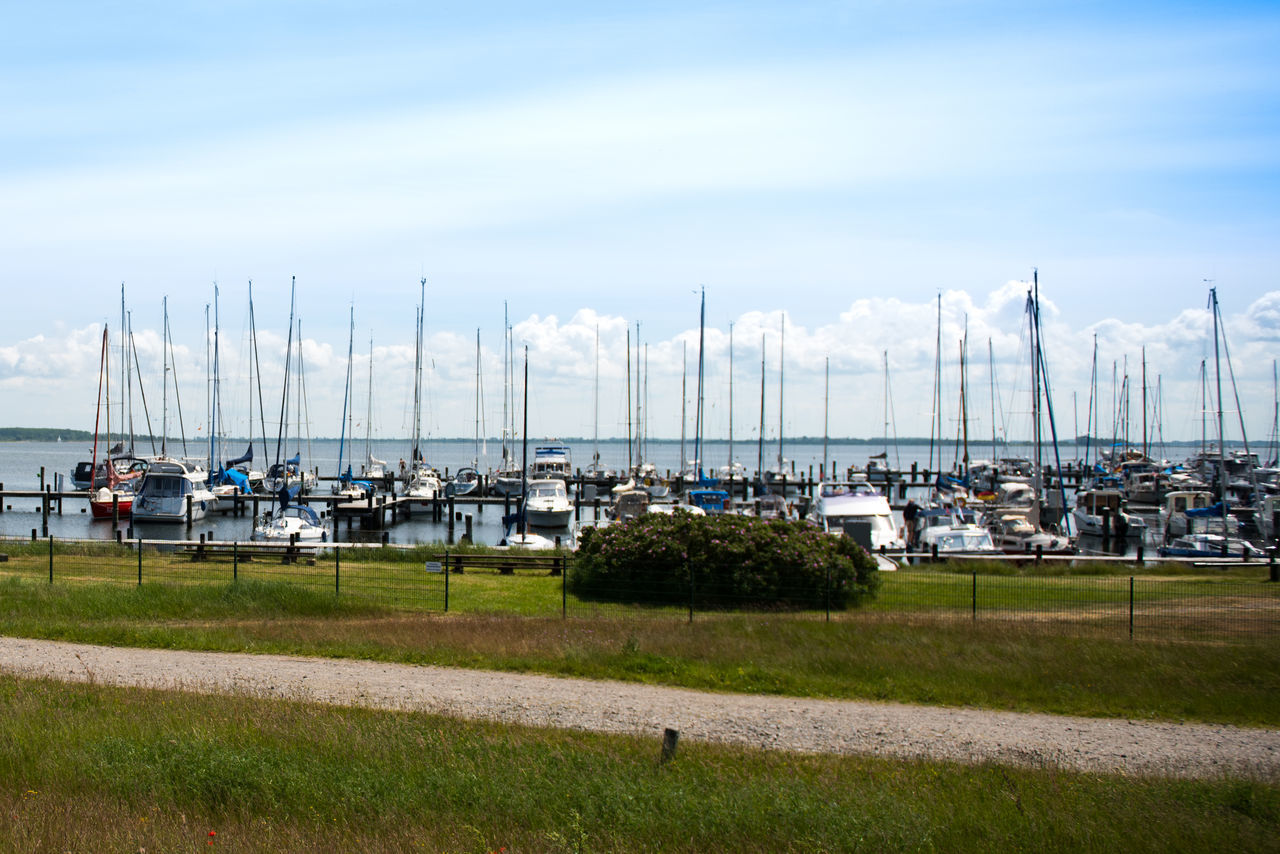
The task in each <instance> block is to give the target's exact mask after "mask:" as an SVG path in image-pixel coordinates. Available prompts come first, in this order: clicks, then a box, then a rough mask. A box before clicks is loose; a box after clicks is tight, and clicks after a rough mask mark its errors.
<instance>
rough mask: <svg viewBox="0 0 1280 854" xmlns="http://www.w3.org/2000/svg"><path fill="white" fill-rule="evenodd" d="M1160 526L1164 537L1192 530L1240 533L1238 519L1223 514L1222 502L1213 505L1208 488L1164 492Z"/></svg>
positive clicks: (1228, 534) (1167, 537)
mask: <svg viewBox="0 0 1280 854" xmlns="http://www.w3.org/2000/svg"><path fill="white" fill-rule="evenodd" d="M1160 526H1161V527H1162V528H1163V529H1164V535H1165V538H1166V539H1169V538H1172V537H1180V536H1183V535H1185V534H1192V533H1201V534H1224V533H1225V534H1226V535H1227V536H1229V537H1234V536H1236V535H1237V534H1239V533H1240V520H1239V519H1237V518H1236V517H1234V516H1232V515H1230V514H1229V513H1225V512H1224V508H1223V505H1222V504H1215V503H1214V502H1213V496H1212V495H1211V494H1210V493H1209V492H1208V491H1207V490H1175V491H1173V492H1170V493H1167V494H1166V495H1165V499H1164V504H1163V505H1162V506H1161V508H1160Z"/></svg>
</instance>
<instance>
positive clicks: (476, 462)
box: [471, 327, 481, 470]
mask: <svg viewBox="0 0 1280 854" xmlns="http://www.w3.org/2000/svg"><path fill="white" fill-rule="evenodd" d="M480 395H481V389H480V328H479V327H476V456H475V459H474V460H472V462H471V467H472V468H474V469H477V470H478V469H479V467H480V420H481V419H480Z"/></svg>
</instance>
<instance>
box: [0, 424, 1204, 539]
mask: <svg viewBox="0 0 1280 854" xmlns="http://www.w3.org/2000/svg"><path fill="white" fill-rule="evenodd" d="M244 444H245V443H235V442H229V443H228V448H227V452H226V456H235V455H238V454H240V453H241V452H242V451H243V450H244ZM536 444H538V442H533V441H531V442H530V443H529V455H530V457H532V455H533V448H534V446H535V445H536ZM704 445H705V448H704V451H703V455H702V456H703V459H704V460H705V461H706V463H707V466H708V467H710V468H718V467H720V466H722V465H724V464H725V463H726V462H727V461H728V450H729V449H728V445H727V443H725V442H723V441H710V442H706V443H704ZM293 447H294V449H295V450H297V449H298V448H297V446H293ZM424 447H425V452H426V454H427V458H428V461H429V462H430V463H431V464H432V465H434V466H436V467H437V468H439V469H440V470H441V471H444V470H446V469H447V470H448V471H450V472H453V471H457V470H458V469H459V468H462V467H464V466H469V465H471V464H472V462H473V459H474V458H475V454H476V449H475V444H474V442H471V441H434V442H427V443H425V445H424ZM570 447H571V448H572V452H573V464H574V466H575V468H585V467H586V466H587V465H589V464H590V462H591V458H592V453H593V445H592V443H591V442H590V441H589V440H588V441H585V442H574V443H571V444H570ZM599 449H600V461H601V464H602V465H604V466H607V467H609V468H613V469H622V468H625V467H626V465H627V462H628V456H627V443H626V442H622V441H604V440H602V441H601V442H600V445H599ZM882 449H883V448H882V445H879V444H856V445H855V444H847V443H845V444H840V443H836V442H832V443H829V444H828V447H827V449H826V453H827V460H828V461H829V462H830V464H831V465H832V466H833V467H836V468H837V470H840V469H843V468H845V467H847V466H849V465H858V466H865V465H866V463H867V461H868V459H869V458H870V456H871V455H872V454H877V453H879V452H880V451H881V450H882ZM90 450H91V449H89V448H87V447H81V446H80V445H79V444H78V443H70V442H6V443H0V483H2V484H3V485H4V486H5V488H7V489H21V490H36V489H39V488H40V472H41V468H42V467H43V468H44V473H45V479H46V480H45V482H46V483H47V484H49V485H52V486H54V487H55V488H57V486H58V484H56V483H55V480H54V478H55V476H60V477H61V478H62V488H64V489H68V490H69V489H71V471H72V470H73V469H74V468H75V465H76V463H77V462H79V461H80V460H85V459H88V458H89V456H90ZM177 450H178V451H180V450H181V448H178V449H177ZM188 450H189V451H190V452H191V456H196V455H197V453H198V451H197V448H196V446H195V445H194V444H190V443H189V444H188ZM300 450H301V452H302V458H303V462H304V464H305V465H307V466H308V467H309V468H312V469H316V468H318V469H319V472H320V476H321V477H325V476H333V475H335V474H336V473H337V469H338V453H339V443H338V441H337V440H336V439H334V440H329V439H325V440H314V441H312V442H311V443H310V444H309V446H308V445H307V444H304V445H302V446H301V448H300ZM984 450H985V453H984ZM482 451H487V454H485V455H483V456H482V457H481V460H480V465H479V468H480V469H481V470H482V471H484V470H487V469H488V468H489V467H490V466H496V465H497V464H498V462H499V461H500V459H501V453H502V450H501V445H500V443H497V442H489V443H488V444H487V447H486V448H484V449H482ZM170 452H171V453H173V452H174V449H173V448H170ZM349 452H350V449H348V453H349ZM514 452H515V454H516V455H517V459H518V458H519V454H520V453H521V448H520V446H519V445H517V446H516V447H515V449H514ZM1178 452H1179V449H1174V453H1178ZM408 453H409V447H408V443H406V442H404V441H379V442H374V443H373V454H374V456H376V457H378V458H380V459H383V460H386V461H387V462H388V463H389V464H390V465H392V466H394V465H395V464H396V463H397V462H398V461H399V460H400V459H401V458H402V457H406V456H408ZM685 453H686V455H687V456H689V457H691V456H692V455H693V453H694V450H693V443H692V441H690V442H687V443H686V445H685ZM784 453H785V456H786V459H787V460H788V466H789V467H790V466H791V465H792V464H794V467H795V471H796V473H797V474H805V475H808V474H809V472H810V471H811V470H812V472H813V473H814V474H815V475H816V474H817V472H818V469H819V467H820V466H821V465H822V463H823V446H822V443H821V442H796V443H788V444H786V445H785V446H784ZM1004 453H1005V455H1006V456H1010V455H1020V456H1029V455H1030V447H1029V446H1010V447H1009V448H1008V449H1006V450H1005V452H1004ZM1081 453H1082V452H1081ZM355 454H356V455H357V463H356V465H355V466H354V468H355V470H356V471H357V472H358V471H359V469H360V465H359V462H358V461H359V460H362V459H363V458H364V444H363V442H360V443H357V445H356V448H355ZM757 454H758V447H757V445H756V444H754V443H748V442H736V443H735V444H734V458H735V459H736V460H738V461H739V462H742V463H743V464H745V465H746V466H747V468H748V469H749V470H752V471H754V470H755V468H756V460H757ZM777 454H778V449H777V443H776V442H774V443H771V444H767V445H766V446H765V449H764V461H765V466H766V467H767V468H769V467H773V466H774V465H775V463H776V461H777ZM989 454H990V447H989V446H988V447H986V448H985V449H983V448H981V447H977V448H974V449H971V455H972V456H973V457H974V458H975V459H976V458H980V457H983V456H989ZM272 456H274V446H272ZM647 457H648V459H649V460H650V461H651V462H653V463H654V464H655V465H656V466H657V468H658V470H659V471H668V470H676V469H678V468H679V462H680V458H681V453H680V443H679V442H651V443H650V444H649V445H648V448H647ZM953 459H954V449H953V448H950V447H948V448H947V449H945V450H944V453H943V464H944V465H945V466H948V467H949V466H950V464H951V463H952V461H953ZM1075 459H1077V452H1076V449H1075V448H1074V447H1071V448H1068V449H1065V450H1064V451H1063V453H1062V460H1063V462H1064V463H1065V462H1067V461H1069V460H1075ZM928 461H929V448H928V446H924V445H903V446H900V447H899V448H898V449H897V450H896V451H895V449H894V448H893V447H890V448H889V449H888V463H889V465H890V466H891V467H894V468H897V467H899V465H900V466H901V467H903V468H910V466H911V464H912V463H913V462H914V463H917V464H918V465H919V466H920V467H921V468H923V467H925V466H926V465H927V464H928ZM935 465H936V451H935ZM255 467H263V468H265V465H264V464H263V462H262V461H259V460H255ZM320 490H321V491H323V492H327V490H328V484H325V483H321V485H320ZM458 510H459V511H460V512H463V513H470V514H471V515H472V518H473V525H474V529H473V531H474V537H475V540H476V542H478V543H488V544H493V543H496V542H498V541H499V540H500V539H501V538H502V535H503V533H504V532H503V529H502V524H501V522H502V520H501V517H502V511H501V508H500V507H496V506H489V507H486V508H484V509H483V510H480V509H479V508H477V507H476V506H474V505H464V504H461V503H459V505H458ZM5 511H6V512H4V513H3V514H0V535H3V536H10V537H14V536H23V537H26V536H30V535H31V531H32V529H36V530H37V533H39V529H40V527H41V518H40V502H39V501H38V500H37V499H21V498H6V507H5ZM583 512H584V514H589V513H590V511H589V510H586V509H584V511H583ZM429 518H430V516H429V514H428V513H425V512H423V513H419V514H416V515H415V516H414V517H413V518H412V519H411V520H408V521H401V522H400V523H399V524H397V525H395V526H393V527H391V528H389V529H388V535H389V538H390V541H391V542H394V543H415V542H437V541H438V542H446V541H447V537H448V527H447V525H446V524H445V523H443V522H442V523H439V524H436V523H432V522H431V521H429ZM128 524H129V523H128V521H124V522H122V523H121V530H122V531H126V530H127V527H128ZM49 531H50V533H51V534H52V535H53V536H54V537H68V538H102V539H110V538H113V537H114V536H115V533H114V530H113V528H112V526H111V523H110V522H109V521H105V522H104V521H96V522H95V521H93V520H92V519H91V517H90V516H89V512H88V502H87V501H82V500H68V501H66V502H64V505H63V513H62V515H61V516H58V515H56V514H54V515H51V516H50V519H49ZM251 532H252V519H251V518H249V517H248V516H244V517H240V518H235V517H232V516H230V515H227V516H222V515H220V514H214V515H212V516H210V517H207V518H206V519H203V520H201V521H199V522H197V523H196V524H195V526H194V527H193V529H192V530H191V531H190V532H189V531H187V530H186V528H185V526H184V525H181V524H148V525H146V526H145V528H143V530H142V531H141V534H142V536H143V537H146V538H147V539H189V538H196V537H198V535H199V534H200V533H205V534H208V533H212V534H213V536H214V538H215V539H218V540H233V539H234V540H247V539H249V536H250V534H251ZM462 532H463V523H462V522H457V523H456V528H455V536H461V535H462ZM354 533H355V536H356V538H357V539H358V538H359V535H360V530H359V528H358V527H356V528H355V529H354ZM542 533H545V534H548V535H554V534H556V533H561V534H564V535H567V532H566V531H561V532H556V531H544V532H542ZM126 536H127V533H126ZM338 538H339V539H340V540H347V539H349V536H348V532H347V529H346V526H345V525H344V526H343V527H342V529H341V530H340V531H339V532H338ZM1087 545H1088V544H1086V546H1087ZM1098 545H1099V546H1100V544H1098Z"/></svg>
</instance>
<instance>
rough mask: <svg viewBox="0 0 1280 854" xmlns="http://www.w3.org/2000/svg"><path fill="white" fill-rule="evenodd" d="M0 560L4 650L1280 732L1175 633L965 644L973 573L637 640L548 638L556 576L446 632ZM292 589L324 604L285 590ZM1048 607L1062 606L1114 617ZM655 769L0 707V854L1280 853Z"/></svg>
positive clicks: (480, 588)
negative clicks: (486, 671)
mask: <svg viewBox="0 0 1280 854" xmlns="http://www.w3.org/2000/svg"><path fill="white" fill-rule="evenodd" d="M8 551H9V552H10V561H9V563H8V564H5V565H3V566H0V572H4V573H5V574H8V575H9V576H10V577H9V578H8V579H4V580H0V632H2V633H5V634H12V635H25V636H32V637H52V638H64V639H70V640H82V641H88V642H95V643H119V644H132V645H145V646H161V647H187V648H196V649H226V650H249V651H279V652H291V653H305V654H314V655H331V656H351V657H365V658H376V659H382V660H395V661H406V662H426V663H437V664H451V665H460V666H469V667H488V668H500V669H511V670H525V671H539V672H547V673H556V674H564V675H581V676H592V677H608V678H621V679H633V680H642V681H649V682H662V683H667V684H677V685H687V686H691V687H701V688H710V689H723V690H736V691H755V692H776V693H787V694H797V695H811V696H832V697H871V698H880V699H890V700H904V701H908V702H934V703H952V704H966V705H976V706H985V707H994V708H1015V709H1036V710H1044V711H1059V712H1075V713H1081V714H1102V715H1132V716H1138V717H1151V718H1163V719H1179V718H1194V719H1201V720H1215V721H1224V722H1233V723H1243V724H1254V725H1259V724H1260V725H1270V726H1274V725H1277V724H1278V723H1280V711H1278V710H1277V708H1276V703H1275V700H1274V698H1275V697H1276V696H1278V695H1280V691H1278V690H1277V689H1278V688H1280V685H1278V684H1277V677H1276V674H1277V673H1280V667H1277V665H1278V664H1280V653H1278V652H1277V650H1276V646H1277V645H1276V644H1275V643H1274V642H1271V641H1259V642H1254V641H1250V640H1248V639H1247V638H1230V639H1227V640H1225V641H1224V640H1221V639H1214V640H1204V639H1201V638H1196V637H1192V636H1185V637H1184V636H1181V635H1179V634H1177V633H1174V634H1172V635H1170V636H1168V637H1164V638H1162V639H1158V640H1150V641H1139V642H1136V643H1134V642H1130V641H1129V640H1128V639H1127V636H1125V635H1122V634H1119V633H1117V632H1115V631H1114V629H1115V626H1114V625H1111V624H1109V623H1108V624H1106V625H1103V626H1100V627H1098V628H1097V630H1093V629H1090V628H1089V627H1083V630H1081V631H1078V632H1069V633H1066V634H1063V633H1060V632H1058V631H1056V630H1055V629H1054V627H1053V626H1052V625H1051V626H1049V627H1048V628H1047V629H1046V628H1045V627H1044V626H1043V625H1041V624H1039V623H1036V622H1030V621H1028V622H1023V621H1019V620H1016V619H1013V620H1010V619H1003V620H994V619H993V620H983V621H979V622H978V623H976V624H974V623H972V622H970V621H968V620H965V619H949V618H947V615H954V614H963V613H964V610H965V609H966V608H967V607H969V606H970V604H971V600H970V598H969V597H970V594H971V583H972V577H971V576H969V575H965V574H956V573H946V572H929V573H914V572H913V573H906V572H904V573H899V574H897V575H896V576H891V577H888V578H886V579H885V587H884V588H882V597H881V599H880V600H878V602H877V603H876V604H875V605H873V606H871V607H870V608H868V609H866V610H864V611H861V612H857V613H854V614H850V615H844V616H840V617H838V618H837V619H836V620H835V621H833V622H832V623H826V622H824V621H823V620H822V619H820V618H819V617H820V615H812V614H811V615H802V616H782V615H772V616H764V615H753V616H724V615H717V616H702V615H699V616H698V617H697V618H696V619H695V620H694V621H693V622H692V623H687V622H685V621H684V619H683V615H681V614H679V613H676V612H665V613H663V612H658V613H656V614H653V613H651V616H652V617H654V618H650V619H636V618H634V614H635V613H636V612H634V611H626V612H625V613H626V614H630V615H632V616H620V615H619V614H618V613H613V614H610V613H605V614H603V615H595V614H593V612H592V611H591V610H590V609H587V608H580V609H574V610H571V613H570V618H569V619H567V620H562V619H560V618H559V617H558V615H559V608H560V602H561V599H560V596H561V589H560V580H559V579H558V578H551V577H547V576H545V575H542V576H535V575H525V574H519V573H518V574H516V575H513V576H498V575H494V574H488V573H467V574H465V575H462V576H455V577H454V578H453V579H452V585H453V587H452V591H451V594H452V595H451V613H449V614H447V615H445V614H439V613H421V612H413V611H405V610H391V609H388V608H386V607H384V606H380V605H377V604H373V603H372V602H371V601H370V600H369V598H367V597H365V596H362V595H359V594H358V593H357V594H344V595H341V596H334V594H333V589H332V586H331V577H330V574H329V573H328V571H327V570H326V569H325V568H324V567H314V568H306V567H293V568H281V567H279V566H276V567H271V568H267V567H252V566H245V567H242V570H243V573H242V575H241V577H240V579H239V580H238V581H237V582H235V583H231V582H229V581H227V580H225V579H221V578H218V577H217V575H216V573H218V572H224V573H225V572H226V571H227V570H226V568H225V567H213V566H198V565H197V566H193V565H192V564H191V563H190V562H189V561H187V562H185V563H183V562H181V561H173V562H171V563H169V564H167V565H165V564H163V563H162V562H161V561H160V560H159V559H158V558H149V559H148V561H147V563H146V565H145V575H144V578H145V579H146V581H145V583H144V584H143V585H141V586H138V585H137V584H136V575H135V574H134V573H136V562H135V563H130V560H129V558H130V556H128V555H125V556H122V557H119V558H118V559H116V558H112V559H108V558H107V557H104V555H103V554H101V553H94V554H86V555H84V556H83V557H84V560H83V561H80V562H77V561H74V560H71V558H72V557H74V556H73V555H59V562H58V564H57V568H58V575H57V580H56V582H55V584H53V585H49V584H48V583H47V581H43V580H41V573H42V572H43V571H44V569H43V568H42V567H41V560H42V558H45V557H46V555H44V554H43V553H41V552H40V551H39V550H38V549H37V550H36V551H34V552H32V553H31V554H27V555H24V554H21V553H20V550H18V549H8ZM64 557H65V558H66V560H63V558H64ZM46 565H47V564H46ZM405 571H408V570H407V569H406V568H398V567H395V566H387V565H381V564H373V563H370V564H366V565H365V566H360V565H359V562H357V561H354V560H352V561H344V563H343V566H342V577H343V579H344V581H345V582H346V583H348V584H349V585H351V588H353V589H355V590H360V589H361V588H360V576H361V573H366V574H368V575H369V576H370V579H368V580H369V581H370V583H371V584H372V583H374V582H376V583H377V584H380V585H384V589H385V586H386V585H393V584H394V582H395V580H396V578H397V576H398V574H399V573H402V572H405ZM280 572H284V573H286V574H288V575H289V576H290V577H291V579H293V580H291V581H289V582H284V581H280V580H278V579H279V578H280V577H281V576H280V575H278V573H280ZM305 573H311V574H312V576H313V577H311V583H307V584H300V583H296V578H297V575H298V574H305ZM1232 574H1233V575H1235V576H1237V577H1238V576H1240V575H1242V574H1245V573H1244V571H1241V570H1235V571H1233V572H1232ZM103 577H109V578H112V579H113V580H114V582H115V583H105V584H104V583H101V582H100V581H99V580H98V579H101V578H103ZM1228 577H1229V576H1221V575H1216V576H1211V577H1205V578H1203V579H1200V578H1198V577H1197V576H1194V575H1193V576H1186V577H1183V578H1182V579H1180V580H1179V583H1183V582H1186V583H1203V584H1222V583H1228V581H1227V579H1228ZM273 579H275V580H273ZM986 580H987V579H984V582H985V581H986ZM990 580H991V581H992V583H1008V584H1018V583H1024V582H1025V579H1021V578H1017V577H1014V578H1007V579H1000V578H995V577H993V578H991V579H990ZM1123 580H1124V581H1125V582H1126V583H1127V579H1123ZM161 581H163V582H165V583H160V582H161ZM1076 581H1079V580H1078V579H1077V580H1076ZM77 582H79V583H77ZM181 582H194V583H181ZM1054 582H1055V583H1058V584H1062V585H1065V587H1064V588H1063V590H1064V591H1065V594H1064V595H1063V596H1060V597H1059V599H1064V598H1065V600H1066V601H1071V600H1080V599H1081V598H1084V599H1089V598H1090V597H1093V598H1096V597H1097V596H1099V595H1101V594H1099V593H1098V592H1097V590H1096V589H1095V588H1094V587H1089V586H1088V585H1086V584H1084V583H1083V582H1079V583H1075V582H1073V579H1070V578H1066V579H1055V580H1054ZM1073 583H1074V584H1075V586H1074V587H1073V586H1072V585H1073ZM913 585H918V586H919V588H918V589H917V588H915V587H913ZM344 589H347V588H344ZM993 589H996V588H993ZM926 592H927V594H928V595H927V596H926V595H924V593H926ZM1152 596H1156V597H1158V596H1159V593H1153V594H1152ZM1166 598H1167V597H1166ZM1153 601H1155V600H1153ZM912 602H915V603H916V605H915V606H912V605H911V604H910V603H912ZM1058 605H1061V603H1060V602H1059V603H1058ZM522 614H523V615H538V616H521V615H522ZM939 615H942V618H941V619H938V618H937V617H938V616H939ZM1059 628H1061V627H1059ZM1074 628H1076V629H1081V628H1082V627H1080V626H1074ZM657 760H658V745H657V743H656V741H653V740H640V739H633V738H623V737H611V736H602V735H591V734H582V733H568V732H550V731H541V730H534V729H527V728H520V727H500V726H495V725H488V724H475V723H464V722H459V721H453V720H447V719H441V718H434V717H430V716H427V715H422V714H408V713H388V712H374V711H365V710H353V709H329V708H320V707H316V706H310V705H306V704H296V703H288V702H269V701H264V700H255V699H249V698H244V697H197V696H191V695H183V694H175V693H165V692H156V691H142V690H131V691H130V690H121V689H113V688H105V687H102V686H99V685H94V684H90V685H77V686H71V685H59V684H55V683H48V682H43V681H28V680H15V679H9V678H0V816H2V817H3V820H2V821H0V824H2V825H3V827H4V833H3V834H2V835H0V836H2V840H0V850H14V851H68V850H71V851H103V850H119V851H138V850H147V851H170V850H188V849H192V848H198V849H200V850H213V849H215V848H222V849H224V850H231V851H258V850H313V851H351V850H361V851H372V852H378V851H418V850H426V851H476V852H484V851H497V850H500V849H502V848H505V849H506V850H507V851H511V852H515V851H526V850H532V851H587V850H590V851H608V850H618V851H624V850H625V851H632V850H646V849H647V850H688V851H693V850H706V849H708V848H717V849H723V850H743V851H752V850H755V851H775V850H806V851H821V850H876V851H879V850H955V851H969V850H974V851H988V850H1003V849H1049V850H1073V849H1074V850H1135V851H1141V850H1150V851H1174V850H1207V849H1211V848H1212V849H1223V848H1226V849H1238V850H1242V851H1247V850H1266V849H1268V848H1269V847H1271V846H1273V845H1274V840H1275V838H1276V833H1277V831H1280V789H1278V788H1277V787H1276V786H1274V785H1269V784H1264V783H1255V782H1247V781H1240V780H1230V779H1223V780H1213V781H1205V782H1188V781H1177V780H1164V779H1149V780H1147V779H1143V780H1138V779H1128V778H1121V777H1117V776H1110V775H1093V774H1075V773H1066V772H1062V771H1057V770H1052V769H1039V770H1036V769H1010V768H1002V767H998V766H977V767H968V766H961V765H954V764H946V763H930V762H900V761H889V760H880V759H874V758H848V757H799V756H794V755H788V754H779V753H766V752H758V751H750V750H742V749H732V748H724V747H715V746H711V745H702V744H696V743H684V744H682V745H681V746H680V750H679V753H678V755H677V757H676V759H675V760H674V761H673V762H670V763H667V764H665V765H662V764H659V762H658V761H657ZM211 833H212V834H213V835H211Z"/></svg>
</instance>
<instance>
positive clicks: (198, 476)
mask: <svg viewBox="0 0 1280 854" xmlns="http://www.w3.org/2000/svg"><path fill="white" fill-rule="evenodd" d="M217 504H218V497H217V496H216V495H214V494H213V491H212V490H210V489H209V485H208V475H207V473H206V472H205V470H204V469H203V468H202V467H199V466H197V465H195V464H193V463H191V462H189V461H187V460H179V459H173V458H171V457H169V458H163V459H158V460H154V461H152V463H151V465H150V466H149V468H148V469H147V474H146V475H145V476H144V477H143V478H142V483H141V485H140V486H139V487H138V490H137V495H136V496H135V497H134V500H133V519H134V521H136V522H183V521H186V520H188V519H190V520H192V521H194V520H196V519H203V518H204V517H205V516H206V515H208V513H209V511H211V510H213V509H214V508H215V507H217Z"/></svg>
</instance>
